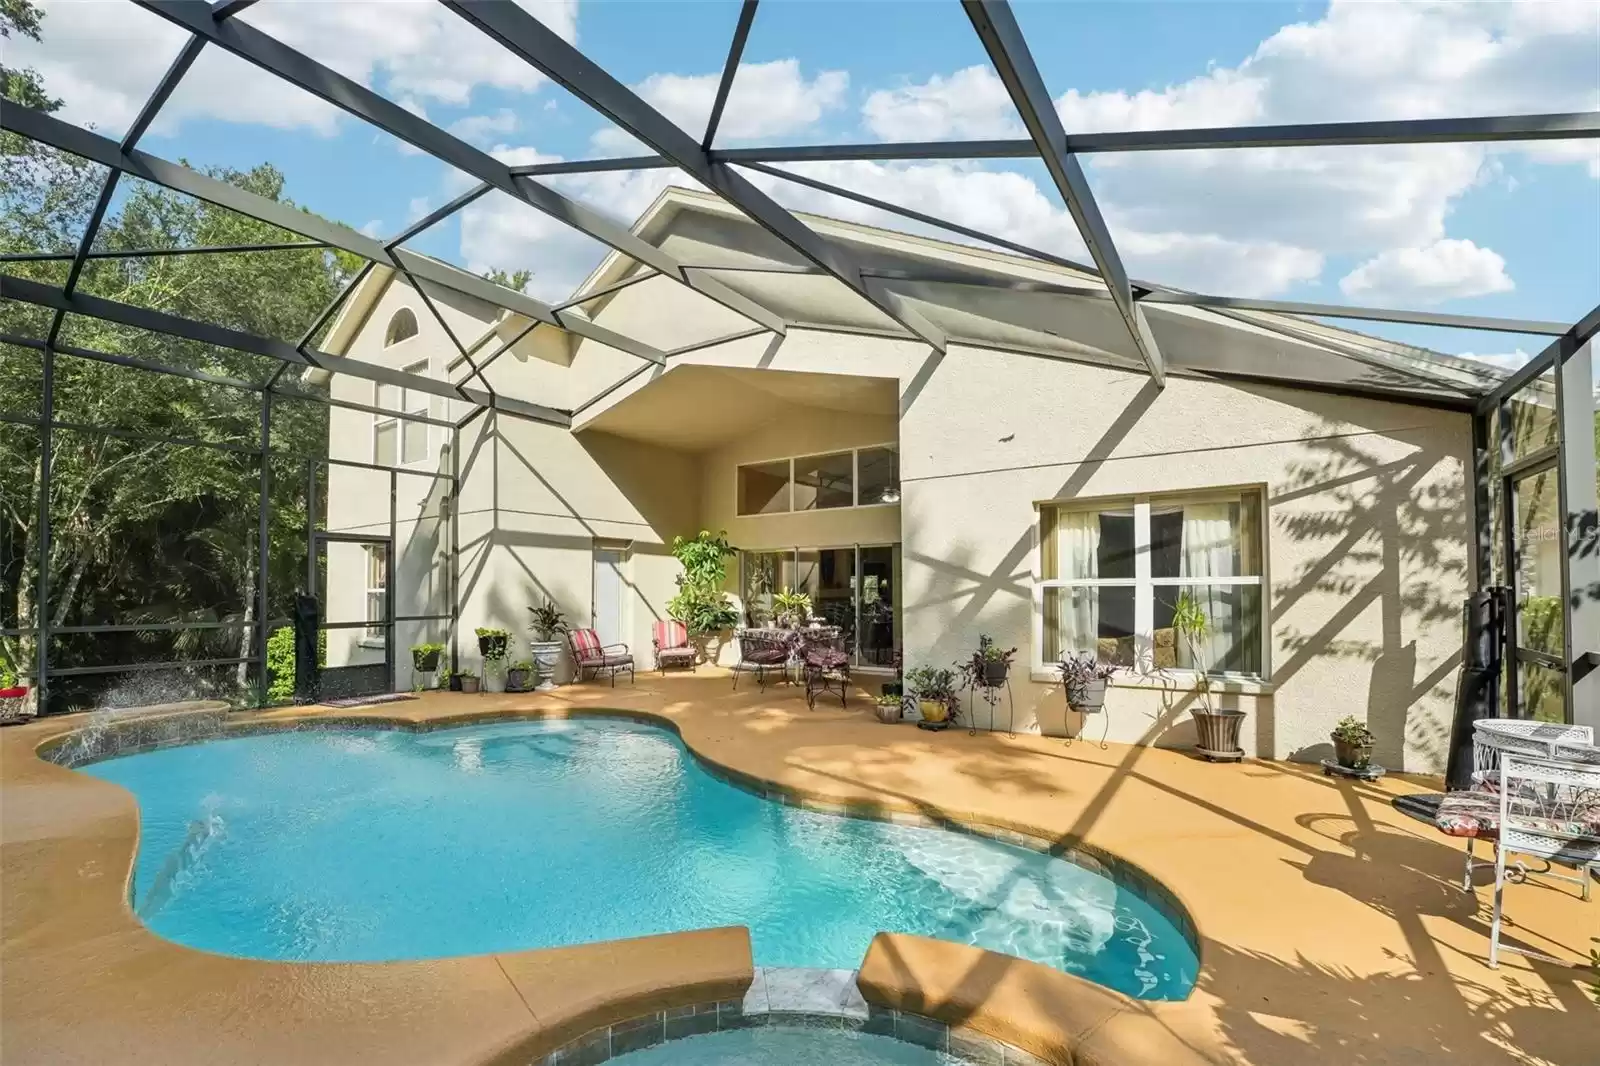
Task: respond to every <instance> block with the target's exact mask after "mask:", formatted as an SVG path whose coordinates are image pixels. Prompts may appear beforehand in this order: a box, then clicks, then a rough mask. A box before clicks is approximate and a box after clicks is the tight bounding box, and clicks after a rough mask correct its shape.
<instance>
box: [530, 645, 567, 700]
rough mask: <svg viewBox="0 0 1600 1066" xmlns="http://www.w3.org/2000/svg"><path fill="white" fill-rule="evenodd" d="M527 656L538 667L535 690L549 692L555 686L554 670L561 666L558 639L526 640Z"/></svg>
mask: <svg viewBox="0 0 1600 1066" xmlns="http://www.w3.org/2000/svg"><path fill="white" fill-rule="evenodd" d="M528 658H530V659H532V660H533V662H534V665H535V666H537V667H538V668H539V685H538V687H537V688H535V689H534V691H535V692H549V691H550V690H551V689H553V688H555V687H556V670H557V669H558V668H559V667H560V666H561V642H560V641H559V640H534V641H529V642H528Z"/></svg>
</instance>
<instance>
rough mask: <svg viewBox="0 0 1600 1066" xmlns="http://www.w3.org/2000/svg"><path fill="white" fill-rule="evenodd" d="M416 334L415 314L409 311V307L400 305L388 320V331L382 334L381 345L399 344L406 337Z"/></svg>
mask: <svg viewBox="0 0 1600 1066" xmlns="http://www.w3.org/2000/svg"><path fill="white" fill-rule="evenodd" d="M416 335H417V316H416V315H414V314H412V313H411V308H409V307H402V308H401V309H400V310H398V311H396V312H395V313H394V317H393V318H391V319H390V320H389V332H388V333H386V334H384V338H383V346H384V347H385V348H387V347H388V346H389V345H391V344H399V343H400V342H401V341H403V340H405V339H406V338H408V337H415V336H416Z"/></svg>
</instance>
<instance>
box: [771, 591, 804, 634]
mask: <svg viewBox="0 0 1600 1066" xmlns="http://www.w3.org/2000/svg"><path fill="white" fill-rule="evenodd" d="M772 613H773V620H774V621H775V622H777V623H778V625H779V626H781V627H783V628H784V629H799V628H800V627H801V626H804V625H805V624H806V621H807V620H808V619H809V618H810V617H811V597H810V596H808V595H807V594H805V593H804V592H795V591H794V590H793V589H787V588H786V589H784V590H783V591H782V592H780V593H777V594H776V595H774V596H773V597H772Z"/></svg>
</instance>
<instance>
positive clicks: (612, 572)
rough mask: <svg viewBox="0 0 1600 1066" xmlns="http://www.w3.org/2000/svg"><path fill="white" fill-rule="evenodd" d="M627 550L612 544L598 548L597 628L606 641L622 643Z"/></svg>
mask: <svg viewBox="0 0 1600 1066" xmlns="http://www.w3.org/2000/svg"><path fill="white" fill-rule="evenodd" d="M623 558H624V556H623V553H622V552H620V551H617V550H615V549H611V548H596V549H595V551H594V629H595V632H596V633H598V634H600V641H601V643H602V644H622V643H624V642H625V640H624V637H623V632H624V624H623V622H624V620H623V600H622V594H623V589H624V587H625V585H624V582H623V580H622V561H623Z"/></svg>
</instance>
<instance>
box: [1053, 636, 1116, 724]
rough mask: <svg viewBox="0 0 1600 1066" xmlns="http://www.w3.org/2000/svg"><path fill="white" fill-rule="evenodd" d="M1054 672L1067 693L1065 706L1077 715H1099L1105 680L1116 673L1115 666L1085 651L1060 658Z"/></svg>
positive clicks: (1102, 705)
mask: <svg viewBox="0 0 1600 1066" xmlns="http://www.w3.org/2000/svg"><path fill="white" fill-rule="evenodd" d="M1056 670H1057V672H1059V673H1060V674H1061V687H1062V688H1063V689H1065V690H1066V693H1067V705H1068V706H1069V707H1071V708H1072V709H1073V710H1075V711H1077V712H1078V713H1079V714H1098V713H1099V711H1100V710H1101V708H1103V707H1104V706H1105V704H1106V681H1108V680H1109V679H1110V678H1111V675H1112V674H1115V673H1116V672H1117V668H1116V666H1115V665H1113V664H1111V663H1103V662H1101V661H1100V660H1099V659H1098V658H1097V657H1095V656H1094V655H1092V654H1090V653H1089V652H1086V651H1080V652H1071V653H1068V654H1065V655H1063V656H1061V661H1060V662H1058V663H1056Z"/></svg>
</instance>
